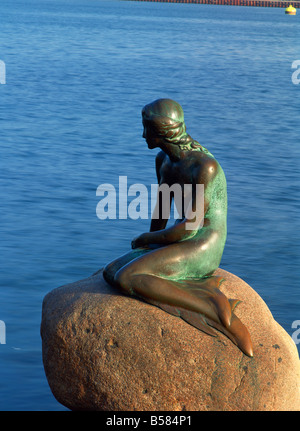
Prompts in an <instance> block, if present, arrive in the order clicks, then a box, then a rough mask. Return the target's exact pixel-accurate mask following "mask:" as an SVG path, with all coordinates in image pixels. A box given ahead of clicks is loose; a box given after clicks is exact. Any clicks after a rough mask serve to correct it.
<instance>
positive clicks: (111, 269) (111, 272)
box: [103, 248, 149, 284]
mask: <svg viewBox="0 0 300 431" xmlns="http://www.w3.org/2000/svg"><path fill="white" fill-rule="evenodd" d="M148 252H149V249H146V248H136V249H134V250H131V251H129V252H128V253H126V254H124V255H123V256H121V257H118V258H117V259H115V260H114V261H112V262H110V263H108V264H107V265H106V266H105V268H104V270H103V277H104V279H105V280H106V281H107V283H109V284H113V281H114V276H115V274H116V272H118V271H119V269H120V268H122V267H123V266H125V265H127V263H129V262H131V261H132V260H134V259H136V258H137V257H140V256H142V255H144V254H146V253H148Z"/></svg>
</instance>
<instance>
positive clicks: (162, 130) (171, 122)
mask: <svg viewBox="0 0 300 431" xmlns="http://www.w3.org/2000/svg"><path fill="white" fill-rule="evenodd" d="M142 117H143V124H144V127H145V128H147V129H150V130H151V133H152V134H153V135H154V136H156V137H158V138H161V139H163V140H164V141H165V142H168V143H171V144H179V143H180V141H182V140H183V138H185V137H186V136H187V133H186V126H185V123H184V114H183V110H182V107H181V106H180V105H179V103H177V102H175V101H174V100H171V99H158V100H155V101H154V102H152V103H149V104H148V105H146V106H144V108H143V110H142Z"/></svg>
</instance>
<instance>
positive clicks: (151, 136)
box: [143, 124, 163, 149]
mask: <svg viewBox="0 0 300 431" xmlns="http://www.w3.org/2000/svg"><path fill="white" fill-rule="evenodd" d="M143 138H144V139H146V142H147V144H148V148H150V149H153V148H157V147H160V146H161V144H162V143H163V140H162V138H161V137H160V136H157V135H156V134H155V133H154V132H153V129H152V128H151V127H150V126H149V125H146V124H144V131H143Z"/></svg>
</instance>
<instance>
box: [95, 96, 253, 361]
mask: <svg viewBox="0 0 300 431" xmlns="http://www.w3.org/2000/svg"><path fill="white" fill-rule="evenodd" d="M142 120H143V126H144V132H143V138H145V140H146V142H147V144H148V147H149V148H150V149H153V148H160V150H161V151H160V152H159V153H158V154H157V156H156V174H157V181H158V193H157V203H156V207H155V209H154V212H153V214H152V219H151V225H150V231H149V232H145V233H143V234H141V235H139V236H138V237H136V238H134V239H133V241H132V243H131V248H132V250H131V251H129V252H128V253H126V254H125V255H123V256H121V257H119V258H117V259H116V260H114V261H113V262H111V263H109V264H108V265H107V266H106V267H105V268H104V271H103V276H104V278H105V280H106V281H107V282H108V283H109V284H110V285H112V286H115V287H117V288H118V289H120V290H121V291H122V292H123V293H125V294H127V295H132V296H134V297H136V298H139V299H141V300H144V301H146V302H148V303H150V304H152V305H155V306H158V307H160V308H161V309H163V310H164V311H166V312H168V313H170V314H173V315H175V316H178V317H180V318H182V319H184V320H185V321H186V322H188V323H189V324H191V325H192V326H194V327H196V328H197V329H199V330H201V331H203V332H205V333H207V334H209V335H212V336H217V332H216V331H215V330H217V331H221V332H222V333H223V334H225V335H226V336H227V337H228V338H229V339H230V340H231V341H232V342H233V343H234V344H236V345H237V346H238V347H239V349H240V350H241V351H242V352H243V353H245V354H246V355H248V356H250V357H251V356H253V348H252V342H251V338H250V334H249V332H248V330H247V328H246V327H245V326H244V324H243V323H242V322H241V320H240V319H239V318H238V317H237V316H236V315H235V313H234V310H235V307H236V306H237V304H238V303H239V302H240V301H238V300H237V299H228V298H227V297H226V296H225V295H224V294H223V293H222V292H221V290H220V285H221V283H222V281H224V279H223V278H222V277H220V276H217V275H214V272H215V271H216V269H217V268H218V267H219V264H220V262H221V258H222V254H223V250H224V246H225V242H226V234H227V188H226V178H225V175H224V172H223V170H222V168H221V166H220V164H219V163H218V162H217V160H216V159H215V158H214V156H213V155H212V154H211V153H210V152H209V151H208V150H207V149H206V148H204V147H203V146H202V145H200V144H199V143H198V142H197V141H195V140H194V139H192V138H191V136H190V135H189V134H188V133H187V132H186V125H185V122H184V114H183V110H182V107H181V106H180V105H179V104H178V103H177V102H175V101H173V100H170V99H158V100H155V101H154V102H152V103H150V104H148V105H146V106H145V107H144V108H143V110H142ZM164 184H165V185H167V186H168V187H169V189H170V190H171V188H172V186H174V185H179V186H180V188H179V190H182V196H181V198H182V199H181V203H182V202H183V201H184V205H183V206H182V207H181V208H182V211H178V213H179V214H181V217H180V218H179V219H178V220H176V222H175V223H174V224H172V225H171V226H169V227H167V223H168V221H169V219H170V217H169V215H170V207H171V203H172V201H174V195H175V193H170V194H169V198H168V199H165V197H164V196H163V194H162V192H161V186H162V185H164ZM187 184H188V185H190V189H189V191H190V193H186V192H185V190H186V189H187V188H186V187H185V185H187ZM197 185H203V187H202V188H201V187H197ZM199 190H200V191H199ZM203 190H204V192H203ZM201 191H202V199H200V198H201V196H200V194H201ZM176 200H177V202H175V204H176V205H179V203H178V201H180V199H178V193H177V199H176ZM199 201H200V202H202V203H203V204H202V208H201V210H202V211H200V214H202V216H201V217H199V208H197V206H198V207H199Z"/></svg>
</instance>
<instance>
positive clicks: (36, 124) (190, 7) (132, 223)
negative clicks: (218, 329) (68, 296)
mask: <svg viewBox="0 0 300 431" xmlns="http://www.w3.org/2000/svg"><path fill="white" fill-rule="evenodd" d="M0 13H1V32H0V46H1V51H0V60H1V61H2V62H3V63H1V64H4V65H5V72H6V73H5V82H6V83H5V84H1V85H0V110H1V115H0V125H1V144H0V145H1V159H0V163H1V170H0V178H1V188H0V194H1V196H0V202H1V224H0V238H1V242H0V247H1V275H0V276H1V284H0V294H1V301H0V320H1V321H2V322H4V324H5V327H4V328H5V335H6V339H5V341H6V343H5V344H4V343H3V340H4V339H3V337H2V338H1V340H2V344H0V410H65V408H64V407H63V406H61V405H60V404H59V403H58V402H57V401H56V400H55V399H54V397H53V395H52V394H51V391H50V389H49V387H48V384H47V381H46V377H45V374H44V370H43V364H42V355H41V339H40V332H39V331H40V320H41V306H42V300H43V297H44V296H45V294H46V293H47V292H49V291H50V290H52V289H53V288H55V287H58V286H60V285H63V284H65V283H69V282H73V281H76V280H79V279H82V278H85V277H87V276H89V275H91V274H92V273H94V272H95V271H96V270H98V269H99V268H101V267H103V266H104V265H105V263H107V262H108V261H110V260H112V259H113V258H115V257H117V256H119V255H120V254H122V253H124V252H126V251H127V250H128V248H129V247H130V242H131V239H132V238H133V237H134V236H136V235H137V234H139V233H142V232H143V231H146V230H148V229H149V224H150V220H144V219H143V220H132V219H129V218H128V219H122V220H120V219H116V220H99V218H98V217H97V216H96V206H97V203H98V202H99V197H97V196H96V189H97V187H98V186H99V185H100V184H103V183H109V184H112V185H114V186H115V187H116V188H117V187H118V183H119V176H127V180H128V186H130V185H131V184H135V183H143V184H145V185H146V186H150V184H152V183H155V182H156V178H155V171H154V158H155V154H156V150H153V151H150V150H148V148H147V146H146V145H145V142H144V140H143V139H142V124H141V115H140V111H141V108H142V107H143V106H144V105H145V104H146V103H148V102H151V101H152V100H155V99H157V98H160V97H169V98H173V99H175V100H177V101H178V102H179V103H181V105H182V106H183V108H184V111H185V120H186V124H187V127H188V132H189V133H190V134H191V136H192V137H194V138H195V139H197V140H198V141H199V142H200V143H201V144H203V145H204V146H205V147H207V148H208V149H209V150H210V151H211V152H212V153H213V154H214V155H215V157H216V158H217V159H218V161H219V162H220V164H221V165H222V167H223V169H224V171H225V174H226V177H227V183H228V238H227V243H226V246H225V251H224V255H223V259H222V262H221V267H222V268H224V269H226V270H227V271H230V272H232V273H234V274H236V275H238V276H239V277H241V278H243V279H244V280H245V281H246V282H248V283H249V284H250V285H251V286H252V287H253V288H254V289H255V290H256V291H257V292H258V293H259V294H260V295H261V297H262V298H263V299H264V301H265V302H266V303H267V305H268V306H269V308H270V310H271V312H272V314H273V316H274V318H275V319H276V320H277V321H278V322H279V324H280V325H281V326H283V327H284V329H285V330H286V331H287V332H288V333H289V334H290V335H291V336H292V335H293V334H294V333H295V330H296V327H295V325H297V324H295V323H293V322H296V321H297V320H298V321H299V320H300V306H299V305H300V295H299V287H298V282H299V275H300V274H299V231H300V222H299V209H300V196H299V173H300V172H299V171H300V162H299V158H300V145H299V91H300V85H297V79H296V80H295V79H294V83H293V81H292V74H293V73H295V72H296V71H295V70H293V69H292V63H293V62H295V61H296V60H298V59H299V37H298V36H299V17H298V16H286V15H285V14H284V10H283V9H280V8H255V7H249V8H248V7H243V8H238V7H237V8H234V7H227V6H212V5H194V4H171V3H150V2H132V1H130V2H126V1H98V0H51V1H50V0H27V1H25V0H16V1H14V2H11V1H10V0H2V1H1V6H0ZM294 76H295V75H294ZM149 217H150V214H149ZM293 325H294V327H293ZM298 326H300V322H299V325H298ZM2 330H3V325H2ZM298 338H299V341H300V336H299V337H298ZM1 340H0V341H1ZM296 341H297V339H296ZM298 347H299V344H298Z"/></svg>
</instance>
